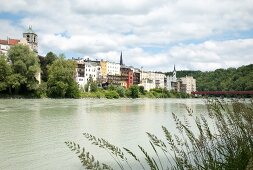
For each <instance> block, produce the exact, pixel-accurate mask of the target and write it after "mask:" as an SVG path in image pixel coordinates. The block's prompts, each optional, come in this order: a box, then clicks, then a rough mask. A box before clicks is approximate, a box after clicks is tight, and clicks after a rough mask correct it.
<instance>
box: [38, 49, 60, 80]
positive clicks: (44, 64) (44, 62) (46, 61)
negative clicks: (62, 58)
mask: <svg viewBox="0 0 253 170" xmlns="http://www.w3.org/2000/svg"><path fill="white" fill-rule="evenodd" d="M56 59H57V55H56V54H54V53H53V52H48V53H47V55H46V56H45V57H41V56H39V60H40V68H41V79H42V81H44V82H47V79H48V68H49V66H50V65H51V64H52V63H53V62H54V61H55V60H56Z"/></svg>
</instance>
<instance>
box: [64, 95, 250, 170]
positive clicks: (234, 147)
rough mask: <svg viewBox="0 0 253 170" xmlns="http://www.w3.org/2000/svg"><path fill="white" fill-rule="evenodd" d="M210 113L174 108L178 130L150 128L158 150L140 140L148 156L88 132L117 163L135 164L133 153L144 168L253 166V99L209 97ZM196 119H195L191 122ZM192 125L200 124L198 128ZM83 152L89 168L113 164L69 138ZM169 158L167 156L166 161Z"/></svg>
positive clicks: (123, 166)
mask: <svg viewBox="0 0 253 170" xmlns="http://www.w3.org/2000/svg"><path fill="white" fill-rule="evenodd" d="M206 106H207V111H208V114H207V115H206V116H202V115H200V116H193V111H192V110H191V109H190V108H187V110H188V114H187V115H185V117H184V118H183V120H182V119H179V118H178V117H177V116H176V114H174V113H172V115H173V119H174V121H175V126H176V128H177V131H178V132H177V133H173V134H172V133H171V132H170V131H169V130H168V129H167V128H166V127H165V126H162V130H163V133H164V136H165V139H159V138H158V137H157V136H156V135H154V134H151V133H147V136H148V139H149V143H150V145H151V148H152V150H153V152H154V153H155V156H151V154H150V153H148V152H147V151H146V150H145V149H144V148H143V147H142V146H140V145H138V147H139V149H140V152H141V153H142V154H143V155H144V157H145V161H143V162H142V161H140V159H139V158H138V157H137V156H136V155H135V154H134V153H133V152H132V151H131V150H129V149H127V148H122V149H120V148H119V147H117V146H114V145H112V144H111V143H109V142H108V141H106V140H104V139H102V138H96V137H95V136H93V135H91V134H88V133H84V137H85V138H86V139H87V140H89V141H90V142H91V143H92V144H93V145H96V146H98V147H99V148H102V149H104V150H106V152H108V154H109V155H111V157H112V159H113V160H114V161H115V162H116V163H117V165H118V167H119V169H132V167H131V164H130V163H129V162H128V158H129V157H132V158H133V159H134V160H135V161H136V162H137V163H138V164H139V165H140V166H139V168H140V169H145V167H149V168H150V169H152V170H157V169H180V170H184V169H191V170H195V169H197V170H198V169H204V170H206V169H211V170H216V169H217V170H219V169H222V170H223V169H228V170H233V169H235V170H243V169H247V170H250V169H252V168H253V102H252V100H251V101H250V102H246V101H244V100H231V101H229V102H225V101H223V100H218V99H207V100H206ZM189 119H194V124H190V123H189ZM192 126H196V127H197V132H193V131H192V130H191V129H192ZM65 143H66V144H67V146H68V147H69V148H70V149H71V150H72V151H75V152H76V153H77V154H78V157H79V159H80V160H81V162H82V164H83V166H84V167H85V168H86V169H112V167H111V166H109V165H106V164H103V163H100V162H99V161H96V160H95V158H94V157H93V156H92V155H90V154H89V152H86V151H85V149H84V148H81V147H80V146H79V145H78V144H76V143H75V142H65ZM162 158H165V159H166V161H165V162H164V161H162Z"/></svg>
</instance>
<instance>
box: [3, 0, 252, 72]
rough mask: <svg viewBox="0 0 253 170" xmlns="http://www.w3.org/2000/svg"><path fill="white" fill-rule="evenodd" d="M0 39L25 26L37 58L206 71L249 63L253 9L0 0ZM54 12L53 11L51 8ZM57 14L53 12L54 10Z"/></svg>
mask: <svg viewBox="0 0 253 170" xmlns="http://www.w3.org/2000/svg"><path fill="white" fill-rule="evenodd" d="M1 4H2V5H1V7H0V24H1V28H0V39H6V37H7V36H8V37H10V38H18V39H19V38H21V35H22V33H23V32H24V30H26V29H27V28H28V26H30V25H32V27H33V29H34V31H35V32H36V33H37V35H38V54H39V55H45V54H46V53H47V52H49V51H52V52H55V53H57V54H60V53H64V54H65V55H66V57H67V58H72V57H74V58H78V57H82V58H87V57H89V58H95V59H105V60H108V61H113V62H119V56H120V52H121V51H122V52H123V59H124V63H125V64H126V65H130V66H134V67H137V68H140V67H143V68H145V69H146V70H152V71H172V70H173V66H174V64H175V65H176V67H177V70H201V71H210V70H215V69H218V68H228V67H239V66H242V65H247V64H251V63H252V62H251V60H252V58H253V38H252V37H253V24H252V19H251V18H252V16H253V9H252V8H253V7H252V5H251V2H250V1H249V0H245V1H243V2H237V1H223V2H219V1H216V0H210V1H207V2H203V1H200V0H197V1H185V0H180V1H179V0H178V1H164V0H159V1H156V2H152V1H148V0H142V1H138V2H135V1H125V0H122V1H113V0H107V1H105V2H100V1H92V2H89V1H79V0H74V1H69V0H65V1H63V2H55V1H48V2H47V1H40V2H33V1H28V0H19V1H15V2H8V1H4V0H3V2H2V3H1ZM56 7H57V8H56ZM56 9H57V10H56Z"/></svg>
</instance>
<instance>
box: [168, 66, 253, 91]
mask: <svg viewBox="0 0 253 170" xmlns="http://www.w3.org/2000/svg"><path fill="white" fill-rule="evenodd" d="M166 74H167V75H168V74H171V72H168V73H166ZM186 75H188V76H193V77H194V78H195V79H196V82H197V90H198V91H216V90H217V91H226V90H239V91H249V90H253V64H250V65H246V66H241V67H239V68H237V69H236V68H228V69H217V70H215V71H207V72H202V71H177V77H178V78H180V77H184V76H186Z"/></svg>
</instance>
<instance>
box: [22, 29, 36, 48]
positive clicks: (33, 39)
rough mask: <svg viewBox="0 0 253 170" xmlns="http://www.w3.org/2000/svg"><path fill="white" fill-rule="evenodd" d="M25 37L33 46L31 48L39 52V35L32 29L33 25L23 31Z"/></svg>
mask: <svg viewBox="0 0 253 170" xmlns="http://www.w3.org/2000/svg"><path fill="white" fill-rule="evenodd" d="M23 38H25V39H26V41H27V43H28V44H29V46H30V47H31V49H32V50H33V51H34V52H35V53H38V36H37V34H36V33H35V32H34V31H33V30H32V26H29V28H28V30H27V31H26V32H24V33H23Z"/></svg>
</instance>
